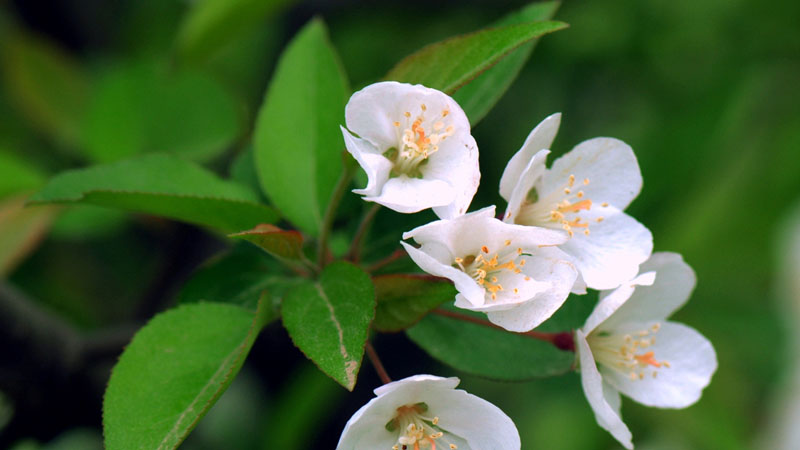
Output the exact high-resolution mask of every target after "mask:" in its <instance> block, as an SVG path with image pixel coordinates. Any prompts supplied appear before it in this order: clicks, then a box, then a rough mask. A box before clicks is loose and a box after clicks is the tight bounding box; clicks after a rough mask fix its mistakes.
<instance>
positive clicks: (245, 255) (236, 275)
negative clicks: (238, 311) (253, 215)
mask: <svg viewBox="0 0 800 450" xmlns="http://www.w3.org/2000/svg"><path fill="white" fill-rule="evenodd" d="M298 282H299V279H297V278H293V277H291V276H288V275H287V274H286V273H284V272H283V268H282V267H281V266H280V264H278V263H277V262H275V261H274V260H270V259H269V257H267V256H266V255H264V253H263V252H262V251H260V250H258V249H256V248H255V247H253V246H251V245H250V244H245V243H241V244H239V245H236V246H234V247H233V249H231V250H230V251H229V252H224V253H221V254H219V255H217V256H215V257H213V258H211V259H210V260H208V261H207V262H206V263H205V264H203V266H202V267H200V269H198V270H197V272H195V273H194V274H193V275H192V278H190V279H189V281H187V282H186V284H185V285H184V286H183V289H181V292H180V293H179V294H178V303H181V304H183V303H195V302H199V301H210V302H217V303H230V304H232V305H237V306H241V307H243V308H247V309H255V308H256V305H257V304H258V302H259V300H260V299H261V298H262V296H263V295H265V294H266V295H268V296H269V299H270V303H269V305H270V306H271V307H272V310H273V312H274V316H275V318H277V310H278V307H279V302H280V299H281V298H282V297H283V295H284V294H285V293H286V291H287V289H289V288H290V287H292V286H295V285H297V284H298Z"/></svg>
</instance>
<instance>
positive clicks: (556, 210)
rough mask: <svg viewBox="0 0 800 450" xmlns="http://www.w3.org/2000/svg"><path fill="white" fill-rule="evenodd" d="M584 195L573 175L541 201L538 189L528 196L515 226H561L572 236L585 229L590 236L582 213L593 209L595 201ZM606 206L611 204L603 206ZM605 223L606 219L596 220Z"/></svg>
mask: <svg viewBox="0 0 800 450" xmlns="http://www.w3.org/2000/svg"><path fill="white" fill-rule="evenodd" d="M583 185H584V186H588V185H589V179H588V178H585V179H584V180H583ZM585 197H586V195H585V194H584V192H583V191H582V190H580V189H578V188H576V187H575V175H570V176H569V177H568V178H567V182H566V183H565V184H564V185H563V186H562V187H560V188H559V189H556V190H554V191H553V192H552V193H550V194H548V195H547V197H545V198H542V199H540V198H539V194H538V192H537V191H536V188H533V189H531V190H530V192H528V197H527V198H526V199H525V201H524V202H523V204H522V206H521V207H520V210H519V214H517V218H516V219H514V222H515V223H518V224H521V225H539V226H545V227H549V228H554V227H560V228H562V229H563V230H564V231H566V232H567V233H569V236H570V237H572V236H574V235H575V231H576V229H582V230H583V234H585V235H587V236H588V235H589V221H588V220H587V219H585V218H583V217H581V216H580V213H581V211H589V210H591V209H592V201H591V200H590V199H588V198H585ZM602 206H603V207H606V206H608V203H603V204H602ZM595 221H596V222H602V221H603V217H598V218H596V219H595Z"/></svg>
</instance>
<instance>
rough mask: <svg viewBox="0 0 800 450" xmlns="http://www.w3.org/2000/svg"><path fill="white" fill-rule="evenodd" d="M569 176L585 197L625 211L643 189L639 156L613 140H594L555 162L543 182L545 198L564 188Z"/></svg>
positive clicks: (584, 143)
mask: <svg viewBox="0 0 800 450" xmlns="http://www.w3.org/2000/svg"><path fill="white" fill-rule="evenodd" d="M570 175H575V178H576V179H577V180H578V182H579V183H580V182H582V181H583V180H584V179H587V178H588V179H589V184H588V185H586V186H581V189H582V190H583V191H584V193H585V194H586V198H589V199H591V200H592V201H593V202H595V203H602V202H608V203H609V204H611V205H612V206H615V207H616V208H618V209H620V210H624V209H625V208H626V207H627V206H628V205H629V204H630V202H631V201H632V200H633V199H634V198H636V196H637V195H639V191H640V190H641V189H642V174H641V171H640V170H639V164H638V163H637V162H636V156H634V154H633V150H631V148H630V147H629V146H628V144H626V143H624V142H622V141H620V140H617V139H612V138H594V139H590V140H588V141H584V142H581V143H580V144H578V145H577V146H576V147H575V148H573V149H572V150H571V151H570V152H568V153H567V154H565V155H564V156H562V157H561V158H558V159H557V160H555V161H554V162H553V167H552V168H550V170H548V171H547V172H546V173H545V174H544V177H543V179H542V191H543V192H540V193H539V194H540V195H542V196H544V195H547V194H548V193H550V192H551V191H553V190H555V189H562V188H563V186H564V183H565V182H566V180H567V179H568V178H569V176H570Z"/></svg>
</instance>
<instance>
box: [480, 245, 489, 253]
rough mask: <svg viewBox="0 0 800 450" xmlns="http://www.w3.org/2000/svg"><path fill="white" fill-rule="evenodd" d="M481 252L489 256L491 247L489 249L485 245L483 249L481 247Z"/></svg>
mask: <svg viewBox="0 0 800 450" xmlns="http://www.w3.org/2000/svg"><path fill="white" fill-rule="evenodd" d="M481 251H482V252H483V253H486V254H489V247H487V246H485V245H484V246H483V247H481Z"/></svg>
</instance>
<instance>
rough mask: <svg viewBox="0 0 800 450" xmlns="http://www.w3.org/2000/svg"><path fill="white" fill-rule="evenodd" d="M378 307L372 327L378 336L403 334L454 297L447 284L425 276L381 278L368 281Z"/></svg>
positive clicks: (453, 288)
mask: <svg viewBox="0 0 800 450" xmlns="http://www.w3.org/2000/svg"><path fill="white" fill-rule="evenodd" d="M372 282H373V283H374V284H375V297H376V298H377V299H378V306H377V308H376V310H375V321H374V322H373V326H374V327H375V329H376V330H378V331H381V332H395V331H401V330H404V329H406V328H408V327H410V326H412V325H414V324H415V323H417V322H418V321H419V320H420V319H421V318H422V317H424V316H425V315H426V314H427V313H428V312H430V311H431V310H432V309H434V308H436V307H438V306H439V305H441V304H442V303H444V302H446V301H448V300H453V299H455V297H456V293H457V291H456V288H455V287H454V286H453V283H451V282H450V281H449V280H445V279H441V278H433V277H428V276H425V275H383V276H377V277H374V278H373V279H372Z"/></svg>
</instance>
